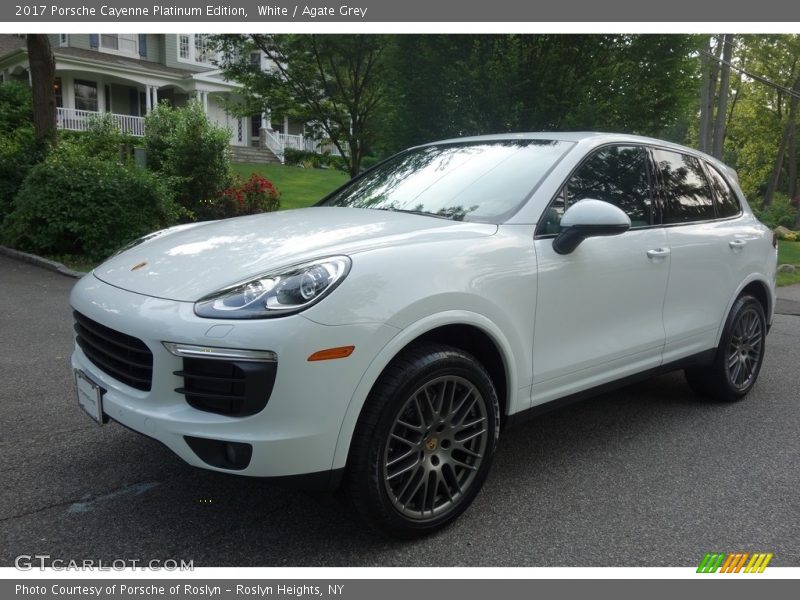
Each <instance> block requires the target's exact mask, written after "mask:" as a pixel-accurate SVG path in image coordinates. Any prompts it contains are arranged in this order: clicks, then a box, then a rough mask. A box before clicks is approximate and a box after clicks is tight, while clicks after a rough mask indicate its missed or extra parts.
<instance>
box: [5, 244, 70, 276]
mask: <svg viewBox="0 0 800 600" xmlns="http://www.w3.org/2000/svg"><path fill="white" fill-rule="evenodd" d="M0 254H2V255H5V256H8V257H10V258H15V259H17V260H21V261H23V262H27V263H31V264H33V265H36V266H37V267H42V268H43V269H47V270H48V271H55V272H56V273H61V274H62V275H66V276H67V277H73V278H74V279H80V278H81V277H83V276H84V275H86V273H83V272H82V271H73V270H72V269H70V268H69V267H66V266H64V265H62V264H61V263H60V262H56V261H54V260H50V259H49V258H42V257H41V256H36V255H35V254H28V253H27V252H21V251H19V250H14V249H13V248H8V247H6V246H0Z"/></svg>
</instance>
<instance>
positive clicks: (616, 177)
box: [539, 146, 653, 234]
mask: <svg viewBox="0 0 800 600" xmlns="http://www.w3.org/2000/svg"><path fill="white" fill-rule="evenodd" d="M585 198H593V199H595V200H603V201H605V202H609V203H611V204H613V205H614V206H617V207H619V208H621V209H622V210H623V211H624V212H625V214H627V215H628V217H630V219H631V227H645V226H647V225H650V210H651V207H652V205H653V196H652V193H651V189H650V179H649V177H648V176H647V153H646V152H645V149H644V148H642V147H641V146H610V147H606V148H602V149H600V150H598V151H597V152H596V153H594V154H593V155H592V156H590V157H589V158H588V159H587V160H586V161H585V162H584V163H583V164H582V165H581V166H580V167H578V170H577V171H575V173H574V174H573V175H572V177H570V178H569V180H568V181H567V183H566V184H565V185H564V187H563V188H562V189H561V191H560V192H559V194H558V196H556V198H555V199H554V200H553V203H552V204H551V205H550V208H549V210H548V211H547V213H546V214H545V215H544V219H543V221H542V224H541V225H540V228H539V232H540V233H544V234H548V233H558V231H559V222H560V221H561V217H562V216H563V214H564V211H566V210H567V209H568V208H569V207H570V206H572V205H573V204H575V203H576V202H578V201H579V200H583V199H585Z"/></svg>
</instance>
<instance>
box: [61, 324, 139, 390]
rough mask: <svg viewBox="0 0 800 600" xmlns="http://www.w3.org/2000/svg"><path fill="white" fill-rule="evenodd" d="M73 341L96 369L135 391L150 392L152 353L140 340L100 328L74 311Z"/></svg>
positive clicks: (109, 329)
mask: <svg viewBox="0 0 800 600" xmlns="http://www.w3.org/2000/svg"><path fill="white" fill-rule="evenodd" d="M72 314H73V316H74V317H75V333H76V338H75V341H76V343H77V344H78V346H79V347H80V348H81V350H83V353H84V355H85V356H86V358H88V359H89V360H90V361H91V362H92V364H94V365H95V366H96V367H97V368H98V369H100V370H101V371H103V372H104V373H106V374H107V375H109V376H111V377H113V378H114V379H116V380H118V381H121V382H122V383H124V384H125V385H129V386H130V387H132V388H135V389H137V390H142V391H145V392H149V391H150V388H151V386H152V380H153V354H152V352H150V349H149V348H148V347H147V345H146V344H145V343H144V342H143V341H142V340H140V339H138V338H135V337H133V336H130V335H128V334H125V333H121V332H119V331H115V330H114V329H111V328H110V327H106V326H105V325H101V324H100V323H97V322H96V321H93V320H92V319H90V318H89V317H87V316H85V315H82V314H81V313H79V312H77V311H75V312H73V313H72Z"/></svg>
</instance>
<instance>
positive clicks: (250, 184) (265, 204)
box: [222, 173, 281, 217]
mask: <svg viewBox="0 0 800 600" xmlns="http://www.w3.org/2000/svg"><path fill="white" fill-rule="evenodd" d="M222 196H223V198H224V200H225V206H226V211H225V216H226V217H235V216H239V215H254V214H256V213H263V212H272V211H274V210H278V209H279V208H280V205H281V202H280V193H279V192H278V188H276V187H275V186H274V185H273V183H272V182H271V181H270V180H269V179H267V178H266V177H263V176H261V175H259V174H258V173H252V174H251V175H250V178H249V179H248V180H246V181H239V182H237V184H236V185H234V186H232V187H229V188H228V189H226V190H225V191H224V192H222Z"/></svg>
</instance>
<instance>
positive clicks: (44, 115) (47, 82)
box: [26, 34, 56, 143]
mask: <svg viewBox="0 0 800 600" xmlns="http://www.w3.org/2000/svg"><path fill="white" fill-rule="evenodd" d="M26 41H27V46H28V62H29V64H30V72H31V93H32V96H33V128H34V131H35V133H36V137H37V139H40V140H46V141H48V142H50V143H55V139H56V97H55V93H54V92H53V84H54V82H55V73H56V65H55V60H54V59H53V52H52V50H51V49H50V40H49V39H48V37H47V36H46V35H43V34H28V36H27V40H26Z"/></svg>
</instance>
